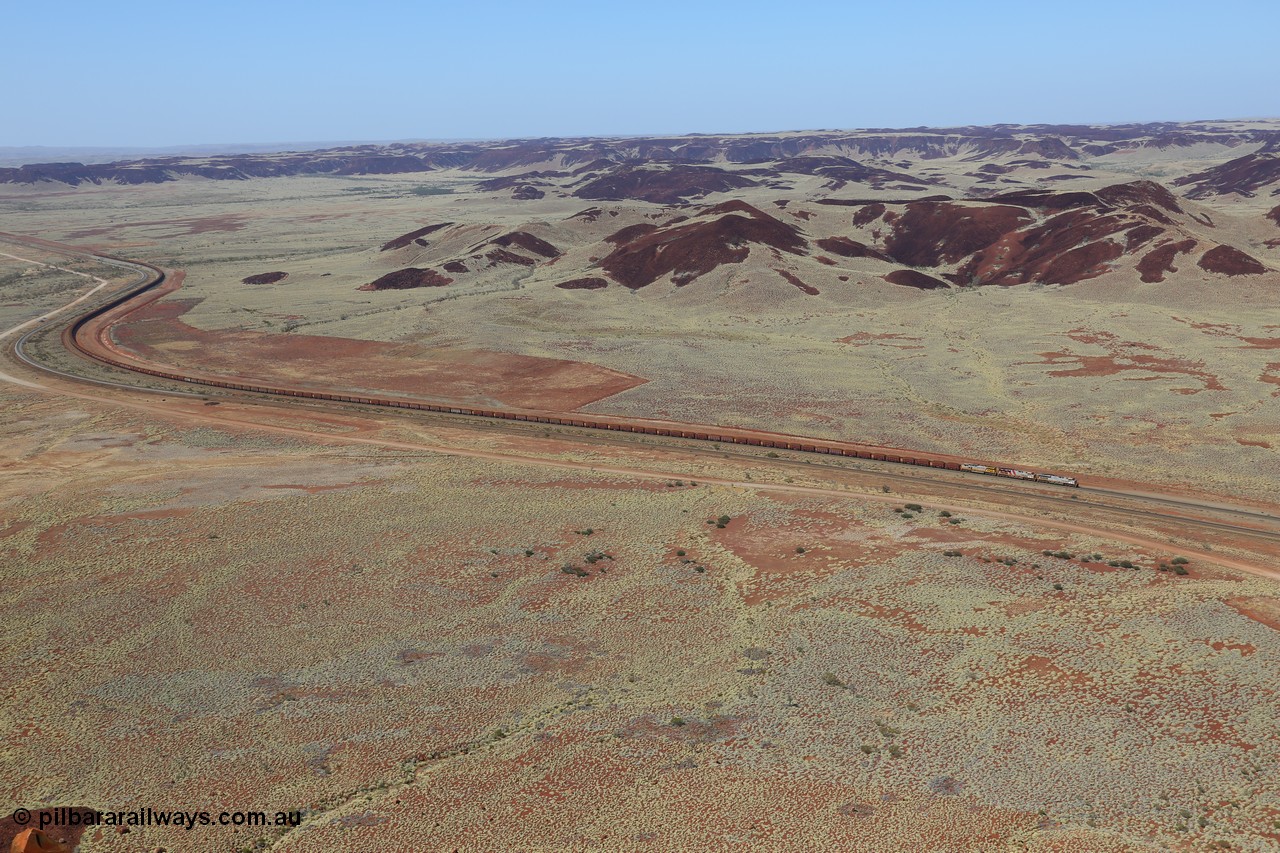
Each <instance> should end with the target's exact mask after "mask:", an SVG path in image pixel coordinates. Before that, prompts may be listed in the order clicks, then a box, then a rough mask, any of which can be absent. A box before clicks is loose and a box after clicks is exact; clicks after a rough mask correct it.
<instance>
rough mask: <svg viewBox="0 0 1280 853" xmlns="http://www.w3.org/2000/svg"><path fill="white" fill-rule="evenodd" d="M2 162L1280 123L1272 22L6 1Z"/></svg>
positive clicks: (790, 8)
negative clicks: (156, 150) (792, 134)
mask: <svg viewBox="0 0 1280 853" xmlns="http://www.w3.org/2000/svg"><path fill="white" fill-rule="evenodd" d="M0 29H3V30H5V31H6V37H5V38H4V40H3V41H4V49H3V51H0V146H36V145H45V146H87V147H94V146H101V147H108V146H135V147H162V146H175V145H185V144H198V143H261V142H301V141H309V142H312V141H330V140H333V141H337V140H344V141H346V140H370V141H372V140H397V139H494V138H514V137H537V136H587V135H600V136H605V135H641V134H667V133H671V134H675V133H733V132H750V131H778V130H812V129H820V128H833V129H834V128H842V129H844V128H862V127H918V126H947V125H965V124H994V123H1000V122H1009V123H1040V122H1048V123H1120V122H1127V121H1160V120H1168V121H1182V120H1194V119H1211V118H1260V117H1277V116H1280V62H1277V61H1276V59H1275V56H1276V53H1275V51H1276V48H1275V38H1276V33H1277V32H1280V2H1276V0H1265V2H1258V0H1214V2H1212V3H1207V2H1197V3H1190V2H1182V0H1164V1H1163V2H1158V3H1157V2H1147V0H1109V2H1095V0H1072V2H1065V3H1047V2H1038V0H1022V2H1004V0H998V1H997V2H964V0H945V2H944V1H943V0H914V2H913V0H896V2H888V0H879V2H874V3H872V2H862V0H847V2H823V0H817V1H816V2H803V0H791V2H779V0H773V2H767V3H766V2H754V0H739V2H719V0H682V2H669V0H644V2H631V3H612V2H607V0H606V2H598V1H597V2H570V0H541V2H506V0H487V2H462V0H450V2H399V0H359V2H357V0H348V2H333V1H332V0H309V2H294V0H255V2H241V0H223V2H218V3H184V2H174V0H167V2H163V3H159V2H134V0H117V2H111V3H106V2H102V0H65V2H59V3H51V2H48V3H46V2H36V0H2V2H0Z"/></svg>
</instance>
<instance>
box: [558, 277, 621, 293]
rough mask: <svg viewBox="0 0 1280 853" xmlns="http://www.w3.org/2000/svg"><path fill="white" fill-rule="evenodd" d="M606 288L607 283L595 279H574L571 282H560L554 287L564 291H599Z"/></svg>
mask: <svg viewBox="0 0 1280 853" xmlns="http://www.w3.org/2000/svg"><path fill="white" fill-rule="evenodd" d="M608 286H609V282H607V281H605V280H604V279H602V278H596V277H589V278H575V279H572V280H571V281H562V282H560V283H559V284H557V285H556V287H560V288H564V289H565V290H600V289H602V288H605V287H608Z"/></svg>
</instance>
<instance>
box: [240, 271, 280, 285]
mask: <svg viewBox="0 0 1280 853" xmlns="http://www.w3.org/2000/svg"><path fill="white" fill-rule="evenodd" d="M288 277H289V274H288V273H287V272H260V273H258V274H257V275H251V276H248V277H247V278H242V279H240V282H241V284H275V283H276V282H277V281H284V280H285V279H286V278H288Z"/></svg>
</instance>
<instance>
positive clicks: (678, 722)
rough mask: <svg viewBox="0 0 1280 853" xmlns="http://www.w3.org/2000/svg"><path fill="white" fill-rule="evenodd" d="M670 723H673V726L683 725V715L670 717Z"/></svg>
mask: <svg viewBox="0 0 1280 853" xmlns="http://www.w3.org/2000/svg"><path fill="white" fill-rule="evenodd" d="M671 725H673V726H683V725H684V717H672V718H671Z"/></svg>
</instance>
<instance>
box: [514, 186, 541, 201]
mask: <svg viewBox="0 0 1280 853" xmlns="http://www.w3.org/2000/svg"><path fill="white" fill-rule="evenodd" d="M544 196H546V193H545V192H543V191H542V190H540V189H538V188H537V187H535V186H533V185H532V184H521V185H520V186H518V187H516V188H515V189H514V190H512V192H511V197H512V198H513V199H515V200H517V201H534V200H536V199H540V198H543V197H544Z"/></svg>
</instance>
